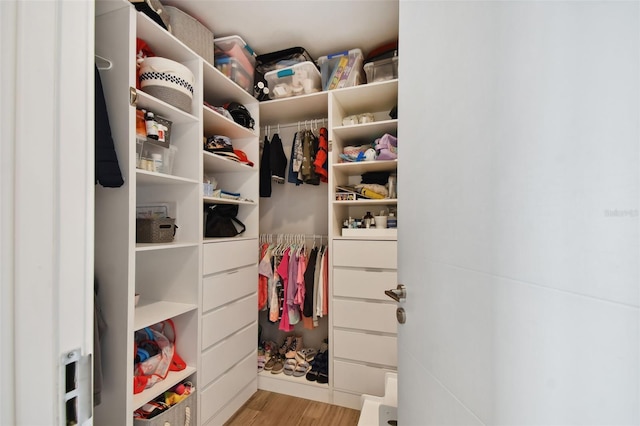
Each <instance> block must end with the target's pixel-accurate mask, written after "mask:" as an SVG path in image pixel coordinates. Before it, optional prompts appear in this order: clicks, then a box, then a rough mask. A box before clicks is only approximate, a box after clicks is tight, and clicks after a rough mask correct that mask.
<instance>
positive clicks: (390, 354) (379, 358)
mask: <svg viewBox="0 0 640 426" xmlns="http://www.w3.org/2000/svg"><path fill="white" fill-rule="evenodd" d="M333 355H334V356H335V357H336V358H342V359H352V360H355V361H361V362H368V363H372V364H381V365H388V366H390V367H397V365H398V339H397V338H396V337H395V336H383V335H377V334H368V333H365V332H357V331H346V330H334V332H333Z"/></svg>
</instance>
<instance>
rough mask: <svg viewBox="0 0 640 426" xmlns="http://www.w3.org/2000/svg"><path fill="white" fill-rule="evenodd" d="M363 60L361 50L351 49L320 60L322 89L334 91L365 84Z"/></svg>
mask: <svg viewBox="0 0 640 426" xmlns="http://www.w3.org/2000/svg"><path fill="white" fill-rule="evenodd" d="M363 60H364V56H363V55H362V51H361V50H360V49H351V50H349V51H346V52H339V53H334V54H331V55H327V56H322V57H320V58H318V66H319V67H320V74H321V75H322V88H323V89H324V90H333V89H341V88H343V87H352V86H357V85H359V84H362V83H364V72H363V70H362V61H363Z"/></svg>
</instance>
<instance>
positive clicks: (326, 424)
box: [225, 390, 360, 426]
mask: <svg viewBox="0 0 640 426" xmlns="http://www.w3.org/2000/svg"><path fill="white" fill-rule="evenodd" d="M359 416H360V411H358V410H352V409H350V408H344V407H339V406H337V405H331V404H325V403H322V402H316V401H310V400H308V399H303V398H296V397H293V396H289V395H282V394H279V393H274V392H268V391H263V390H258V391H257V392H256V393H254V394H253V396H252V397H251V398H250V399H249V400H248V401H247V402H246V403H245V404H244V405H243V406H242V408H240V410H238V412H237V413H235V414H234V415H233V417H232V418H230V419H229V420H228V421H227V422H226V423H225V426H250V425H256V426H305V425H308V426H312V425H313V426H356V425H357V424H358V418H359Z"/></svg>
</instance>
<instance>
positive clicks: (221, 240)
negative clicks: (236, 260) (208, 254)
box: [202, 235, 258, 244]
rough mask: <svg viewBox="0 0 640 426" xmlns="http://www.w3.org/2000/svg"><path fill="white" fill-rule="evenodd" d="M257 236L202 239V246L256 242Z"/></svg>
mask: <svg viewBox="0 0 640 426" xmlns="http://www.w3.org/2000/svg"><path fill="white" fill-rule="evenodd" d="M257 239H258V236H257V235H253V236H251V235H250V236H243V237H241V236H237V237H229V238H224V237H223V238H204V239H203V240H202V243H203V244H214V243H224V242H228V241H240V240H257Z"/></svg>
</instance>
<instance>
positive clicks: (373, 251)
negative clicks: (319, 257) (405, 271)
mask: <svg viewBox="0 0 640 426" xmlns="http://www.w3.org/2000/svg"><path fill="white" fill-rule="evenodd" d="M333 265H334V266H351V267H354V268H381V269H397V268H398V242H397V241H355V240H338V241H334V242H333Z"/></svg>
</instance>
